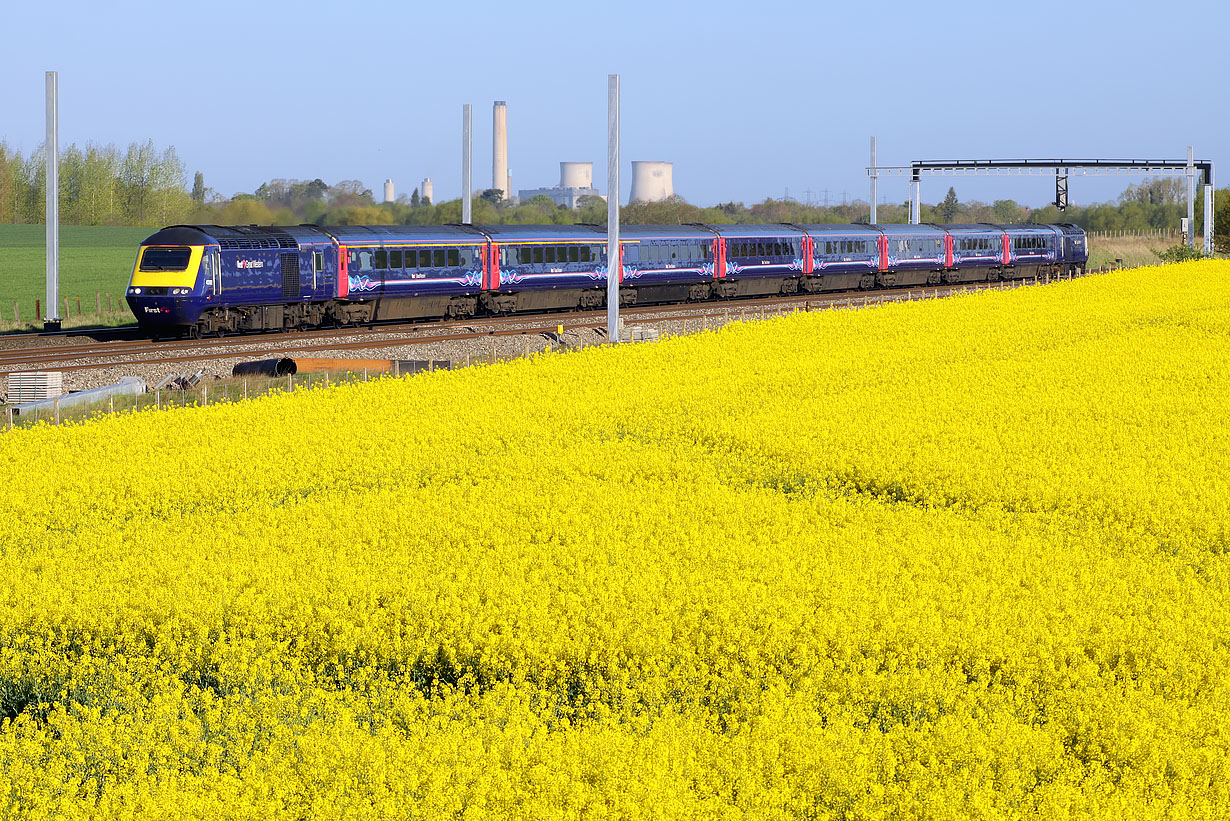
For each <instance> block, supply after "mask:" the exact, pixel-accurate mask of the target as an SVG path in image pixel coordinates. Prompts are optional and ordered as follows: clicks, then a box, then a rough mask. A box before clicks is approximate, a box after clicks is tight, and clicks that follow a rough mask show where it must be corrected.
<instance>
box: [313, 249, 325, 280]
mask: <svg viewBox="0 0 1230 821" xmlns="http://www.w3.org/2000/svg"><path fill="white" fill-rule="evenodd" d="M312 270H313V271H315V272H316V273H318V274H320V273H324V270H325V255H324V254H322V253H321V252H320V251H313V252H312Z"/></svg>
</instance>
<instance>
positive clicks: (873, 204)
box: [868, 137, 879, 225]
mask: <svg viewBox="0 0 1230 821" xmlns="http://www.w3.org/2000/svg"><path fill="white" fill-rule="evenodd" d="M878 176H879V171H878V170H877V167H876V138H875V137H872V138H871V217H870V219H868V222H870V223H871V224H872V225H875V224H876V182H878V179H877V177H878Z"/></svg>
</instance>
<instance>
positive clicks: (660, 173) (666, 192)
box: [628, 160, 675, 202]
mask: <svg viewBox="0 0 1230 821" xmlns="http://www.w3.org/2000/svg"><path fill="white" fill-rule="evenodd" d="M674 167H675V166H674V164H673V163H669V162H644V161H636V160H634V161H633V162H632V193H631V194H629V195H628V202H661V201H662V200H665V199H670V198H671V197H673V196H675V178H674Z"/></svg>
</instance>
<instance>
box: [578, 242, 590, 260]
mask: <svg viewBox="0 0 1230 821" xmlns="http://www.w3.org/2000/svg"><path fill="white" fill-rule="evenodd" d="M579 250H580V252H581V262H592V260H591V258H590V257H591V255H590V253H589V246H588V245H582V246H581V247H580V249H579Z"/></svg>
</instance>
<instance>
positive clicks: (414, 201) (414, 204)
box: [410, 188, 423, 208]
mask: <svg viewBox="0 0 1230 821" xmlns="http://www.w3.org/2000/svg"><path fill="white" fill-rule="evenodd" d="M422 204H423V201H422V200H420V199H419V190H418V189H417V188H415V189H414V193H413V194H411V195H410V207H411V208H418V207H419V206H420V205H422Z"/></svg>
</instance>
